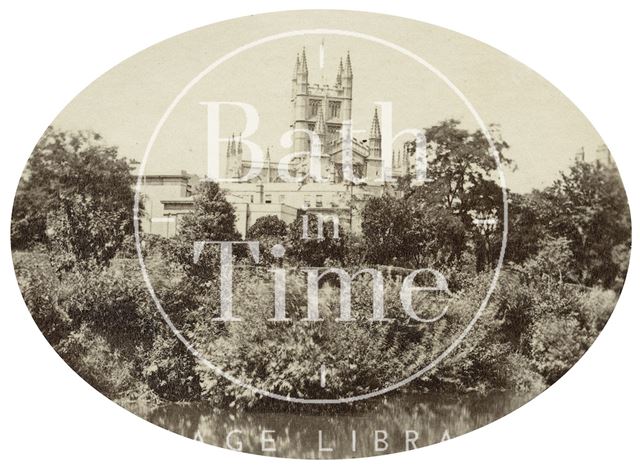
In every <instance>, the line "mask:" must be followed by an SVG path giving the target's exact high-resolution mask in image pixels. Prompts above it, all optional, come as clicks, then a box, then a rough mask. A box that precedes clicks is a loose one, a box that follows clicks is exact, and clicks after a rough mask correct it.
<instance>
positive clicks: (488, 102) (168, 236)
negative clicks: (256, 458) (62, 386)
mask: <svg viewBox="0 0 640 468" xmlns="http://www.w3.org/2000/svg"><path fill="white" fill-rule="evenodd" d="M34 143H35V147H34V149H33V152H32V153H31V155H30V157H29V158H28V160H27V162H26V166H25V168H24V171H23V173H22V176H21V178H20V181H19V183H18V185H17V191H16V193H15V199H14V201H13V209H12V214H11V255H12V259H13V265H14V269H15V276H16V278H17V281H18V285H19V287H20V291H21V293H22V296H23V298H24V302H25V303H26V306H27V308H28V310H29V312H30V314H31V316H32V318H33V320H34V321H35V323H36V324H37V326H38V328H39V329H40V331H41V332H42V334H43V335H44V337H45V338H46V340H47V341H48V343H49V344H50V346H51V347H52V348H53V349H54V350H55V352H56V353H57V354H58V355H59V356H60V357H61V358H62V359H63V360H64V361H65V362H66V363H67V364H68V366H69V367H70V368H71V369H73V371H75V373H77V374H78V375H79V376H80V377H81V378H82V379H84V380H85V381H86V382H87V383H88V384H90V385H91V386H92V387H93V388H94V389H95V390H97V391H98V392H100V393H101V394H102V395H104V396H106V397H107V398H109V399H110V400H112V401H113V402H115V403H117V404H118V405H119V406H121V407H122V408H124V409H126V410H127V411H129V412H131V413H133V414H135V415H137V416H139V417H141V418H143V419H145V420H146V421H148V422H150V423H153V424H155V425H157V426H160V427H162V428H164V429H167V430H169V431H172V432H174V433H176V434H179V435H181V436H184V437H187V438H190V439H193V440H195V441H199V442H204V443H206V444H211V445H215V446H218V447H222V448H225V449H229V450H233V451H239V452H247V453H252V454H257V455H264V456H272V457H285V458H298V459H335V458H358V457H369V456H377V455H387V454H391V453H396V452H403V451H409V450H414V449H418V448H421V447H426V446H429V445H433V444H439V443H441V442H444V441H447V440H449V439H453V438H456V437H458V436H461V435H464V434H466V433H468V432H471V431H474V430H476V429H478V428H481V427H483V426H485V425H487V424H489V423H491V422H493V421H496V420H498V419H500V418H502V417H503V416H505V415H507V414H509V413H511V412H513V411H515V410H517V409H518V408H520V407H521V406H523V405H524V404H526V403H527V402H529V401H531V400H532V399H533V398H535V397H536V396H538V395H539V394H541V393H542V392H543V391H545V390H546V389H547V388H548V387H550V386H551V385H553V384H555V383H556V382H557V381H558V380H559V379H561V378H562V377H563V375H564V374H565V373H566V372H567V371H568V370H569V369H571V368H572V367H573V366H574V364H576V362H577V361H578V360H579V359H580V358H581V357H582V356H583V354H584V353H585V352H586V351H587V350H588V349H589V347H590V346H591V345H592V343H593V342H594V340H595V339H596V337H598V335H599V334H600V332H601V331H602V330H603V328H604V327H605V324H606V323H607V321H608V320H609V317H610V315H611V313H612V312H613V310H614V307H615V306H616V303H617V301H618V298H619V296H620V293H621V291H622V289H623V286H624V284H625V278H626V275H627V270H628V265H629V258H630V252H631V216H630V212H629V206H628V202H627V196H626V192H625V188H624V186H623V183H622V180H621V178H620V175H619V172H618V169H617V166H616V163H615V161H614V158H613V155H612V153H611V151H610V149H609V147H608V146H607V144H606V143H605V141H603V139H602V138H601V137H600V135H599V134H598V133H597V131H596V130H595V129H594V128H593V126H592V125H591V123H590V122H589V121H588V120H587V118H586V117H585V116H584V115H583V114H582V113H581V112H580V111H579V110H578V109H577V108H576V107H575V105H574V104H573V103H572V102H571V101H570V100H569V99H568V98H567V97H565V96H564V95H563V94H562V93H561V92H560V91H559V90H558V89H556V88H555V87H554V86H552V85H551V84H550V83H549V82H547V81H546V80H545V79H544V78H542V77H541V76H540V75H538V74H537V73H535V72H533V71H532V70H531V69H529V68H528V67H526V66H525V65H523V64H522V63H520V62H518V61H516V60H514V59H513V58H511V57H509V56H507V55H505V54H503V53H502V52H499V51H498V50H496V49H493V48H492V47H490V46H488V45H486V44H484V43H482V42H479V41H477V40H475V39H471V38H470V37H467V36H464V35H462V34H458V33H456V32H453V31H450V30H447V29H443V28H440V27H436V26H432V25H429V24H427V23H424V22H421V21H416V20H413V19H405V18H400V17H394V16H386V15H379V14H373V13H363V12H349V11H332V10H316V11H290V12H279V13H269V14H264V15H255V16H247V17H243V18H239V19H234V20H230V21H225V22H221V23H216V24H212V25H209V26H204V27H202V28H199V29H195V30H192V31H190V32H186V33H183V34H181V35H178V36H175V37H173V38H171V39H168V40H166V41H164V42H160V43H158V44H156V45H153V46H151V47H149V48H147V49H145V50H144V51H142V52H140V53H138V54H136V55H134V56H133V57H131V58H129V59H127V60H125V61H123V62H122V63H120V64H119V65H117V66H115V67H114V68H112V69H111V70H109V71H108V72H106V73H105V74H104V75H102V76H100V77H99V78H98V79H96V80H95V81H94V82H93V83H91V84H90V85H89V86H88V87H87V88H86V89H84V90H83V91H82V92H80V93H79V94H78V95H77V96H76V97H75V98H74V99H73V100H72V101H71V102H70V103H69V104H68V105H67V106H66V107H65V108H64V109H63V110H62V111H61V112H60V114H59V115H58V116H57V117H56V118H55V119H54V120H53V122H51V124H50V126H49V127H48V128H46V129H45V130H44V133H43V134H42V136H41V138H40V139H39V141H37V142H34ZM25 157H26V155H25ZM96 424H98V423H96Z"/></svg>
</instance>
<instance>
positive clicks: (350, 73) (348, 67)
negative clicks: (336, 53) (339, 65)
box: [344, 51, 353, 78]
mask: <svg viewBox="0 0 640 468" xmlns="http://www.w3.org/2000/svg"><path fill="white" fill-rule="evenodd" d="M345 68H346V72H345V75H344V76H345V77H347V78H352V77H353V70H351V54H350V53H349V51H347V61H346V64H345Z"/></svg>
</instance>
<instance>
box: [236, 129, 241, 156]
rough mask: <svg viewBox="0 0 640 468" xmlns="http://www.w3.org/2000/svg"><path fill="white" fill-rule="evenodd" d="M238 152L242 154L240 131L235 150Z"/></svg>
mask: <svg viewBox="0 0 640 468" xmlns="http://www.w3.org/2000/svg"><path fill="white" fill-rule="evenodd" d="M236 152H237V153H238V154H240V155H241V154H242V133H240V135H239V136H238V149H237V150H236Z"/></svg>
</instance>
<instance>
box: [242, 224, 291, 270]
mask: <svg viewBox="0 0 640 468" xmlns="http://www.w3.org/2000/svg"><path fill="white" fill-rule="evenodd" d="M287 233H288V229H287V223H285V222H284V221H282V220H281V219H280V218H278V217H277V216H274V215H269V216H263V217H261V218H258V219H257V220H256V222H255V223H254V224H253V225H252V226H251V227H250V228H249V229H247V240H249V241H258V242H260V261H261V263H266V264H272V263H273V262H274V261H275V258H274V257H273V255H271V247H273V246H274V245H276V244H283V243H284V242H285V241H286V239H287Z"/></svg>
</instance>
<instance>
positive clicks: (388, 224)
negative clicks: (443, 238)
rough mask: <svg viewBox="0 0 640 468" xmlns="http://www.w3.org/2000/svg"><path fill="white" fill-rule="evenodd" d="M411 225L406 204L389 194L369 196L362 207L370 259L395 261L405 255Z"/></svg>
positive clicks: (363, 231) (363, 232)
mask: <svg viewBox="0 0 640 468" xmlns="http://www.w3.org/2000/svg"><path fill="white" fill-rule="evenodd" d="M410 229H411V211H410V209H409V204H408V203H407V202H406V200H404V199H402V198H397V197H394V196H392V195H389V194H384V195H383V196H382V197H372V198H369V199H368V200H367V202H366V203H365V206H364V208H363V210H362V235H363V237H364V239H365V244H366V259H367V261H369V262H372V263H377V264H382V265H394V264H398V263H402V261H403V260H404V259H405V258H406V252H407V248H408V247H409V246H410V245H411V244H410V243H409V235H408V234H409V231H410Z"/></svg>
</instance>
